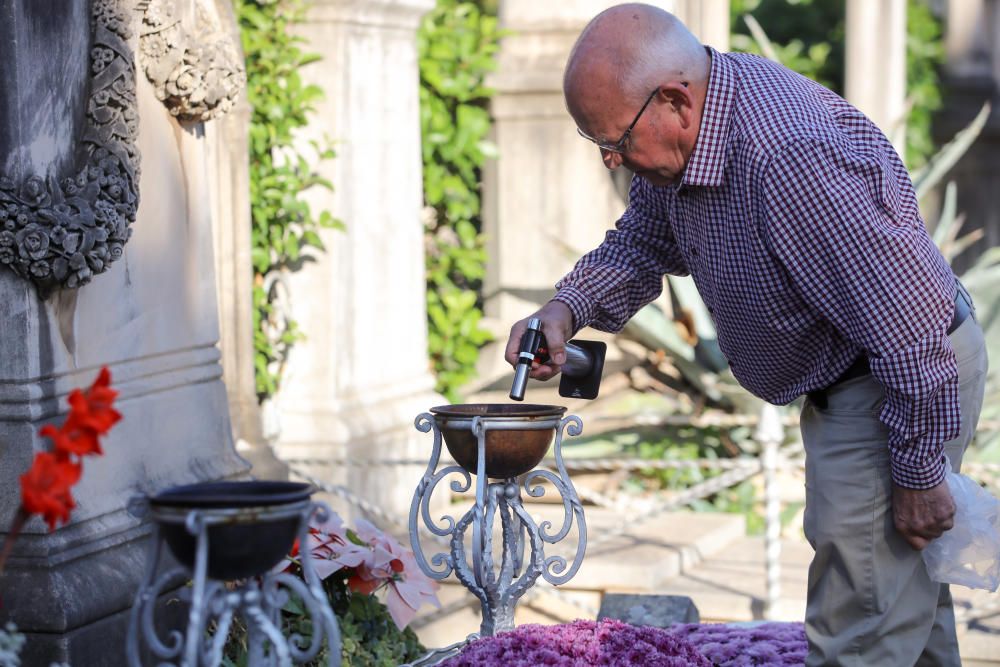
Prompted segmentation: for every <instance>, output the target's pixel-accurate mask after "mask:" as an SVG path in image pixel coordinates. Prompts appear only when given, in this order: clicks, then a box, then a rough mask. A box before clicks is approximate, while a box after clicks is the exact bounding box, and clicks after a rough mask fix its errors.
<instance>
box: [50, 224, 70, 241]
mask: <svg viewBox="0 0 1000 667" xmlns="http://www.w3.org/2000/svg"><path fill="white" fill-rule="evenodd" d="M49 240H50V241H52V243H55V244H56V245H62V242H63V241H65V240H66V228H65V227H53V228H52V231H51V232H49Z"/></svg>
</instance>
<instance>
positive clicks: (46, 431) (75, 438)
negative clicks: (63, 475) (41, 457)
mask: <svg viewBox="0 0 1000 667" xmlns="http://www.w3.org/2000/svg"><path fill="white" fill-rule="evenodd" d="M38 433H39V435H43V436H45V437H47V438H51V440H52V446H53V450H54V451H55V453H57V454H60V455H62V456H63V457H66V456H68V455H70V454H76V455H77V456H85V455H87V454H98V455H100V454H103V453H104V451H103V450H102V449H101V443H100V442H99V441H98V439H97V432H96V431H94V430H93V429H89V428H77V427H75V426H74V425H73V424H71V423H70V419H67V420H66V423H65V424H64V425H63V427H62V428H61V429H57V428H56V427H55V426H53V425H52V424H46V425H45V426H43V427H42V430H41V431H39V432H38Z"/></svg>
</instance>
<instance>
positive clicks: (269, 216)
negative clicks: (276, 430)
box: [235, 0, 341, 399]
mask: <svg viewBox="0 0 1000 667" xmlns="http://www.w3.org/2000/svg"><path fill="white" fill-rule="evenodd" d="M235 7H236V12H237V16H238V19H239V24H240V31H241V35H242V41H243V50H244V52H245V54H246V63H247V90H248V95H249V100H250V105H251V107H252V108H253V116H252V119H251V124H250V206H251V215H252V219H253V231H252V257H253V270H254V288H253V303H254V352H255V358H254V364H255V370H256V385H257V395H258V397H259V398H260V399H264V398H266V397H268V396H270V395H272V394H273V393H274V392H275V391H277V389H278V384H279V381H280V377H281V364H282V363H283V361H284V359H285V357H286V356H287V354H288V350H289V348H290V347H291V345H292V344H293V343H294V342H295V341H296V340H298V339H299V338H301V336H302V334H301V333H300V331H299V330H298V327H297V326H296V323H295V322H294V321H293V320H290V319H286V317H287V315H286V314H283V313H280V312H278V311H277V309H276V308H275V307H274V305H273V298H274V295H273V293H272V290H271V289H269V288H268V285H269V283H270V279H271V278H272V277H273V276H274V275H275V274H276V273H277V272H279V271H281V270H282V269H285V268H294V266H295V265H296V264H297V263H298V262H299V260H300V257H301V255H302V253H303V251H304V250H305V249H306V248H308V247H312V248H316V249H319V250H322V249H323V242H322V240H321V239H320V237H319V234H318V233H317V232H318V230H319V229H320V228H323V227H339V226H341V224H340V222H339V221H337V220H334V219H333V217H332V216H331V215H330V213H329V212H327V211H322V212H320V213H319V214H318V215H317V214H315V213H313V211H312V210H311V209H310V208H309V205H308V204H307V203H306V202H305V200H303V199H302V197H301V195H302V192H303V191H305V190H307V189H309V188H311V187H314V186H315V187H321V188H327V189H332V187H333V186H332V184H331V183H330V182H329V181H326V180H324V179H322V178H320V177H319V176H317V175H316V173H315V170H314V166H313V165H312V164H310V159H319V160H327V159H330V158H332V157H333V151H332V150H330V149H329V148H326V147H321V146H318V145H316V144H315V143H313V145H312V148H313V149H314V153H315V156H318V158H315V157H313V158H310V157H309V156H308V155H306V154H304V153H303V152H301V151H300V150H298V149H297V148H296V146H295V145H294V144H293V142H292V137H293V134H294V133H295V131H296V130H298V129H299V128H302V127H304V126H305V125H306V124H307V123H308V119H309V116H310V114H312V113H313V111H314V110H315V107H314V105H315V103H316V101H317V100H320V99H322V97H323V91H322V90H320V88H319V87H317V86H314V85H305V84H304V83H303V82H302V79H301V77H300V75H299V70H300V68H302V67H304V66H305V65H308V64H309V63H312V62H316V61H317V60H319V59H320V57H319V56H318V55H317V54H313V53H304V52H303V51H302V50H301V49H300V48H299V44H301V42H302V41H303V40H302V39H301V38H299V37H295V36H293V35H292V34H291V32H290V30H289V29H290V26H291V25H293V24H294V23H296V22H300V21H302V20H303V18H304V17H305V11H306V7H307V2H306V1H305V0H235Z"/></svg>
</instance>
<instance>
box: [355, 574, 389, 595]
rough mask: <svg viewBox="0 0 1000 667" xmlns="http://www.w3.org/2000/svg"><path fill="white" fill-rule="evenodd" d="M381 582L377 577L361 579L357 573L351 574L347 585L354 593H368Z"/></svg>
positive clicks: (373, 590)
mask: <svg viewBox="0 0 1000 667" xmlns="http://www.w3.org/2000/svg"><path fill="white" fill-rule="evenodd" d="M381 585H382V582H381V581H379V580H378V579H362V578H361V577H360V576H359V575H357V574H353V575H351V576H350V578H348V580H347V587H348V588H350V589H351V590H352V591H353V592H355V593H361V594H362V595H369V594H371V593H374V592H375V591H376V590H377V589H378V587H379V586H381Z"/></svg>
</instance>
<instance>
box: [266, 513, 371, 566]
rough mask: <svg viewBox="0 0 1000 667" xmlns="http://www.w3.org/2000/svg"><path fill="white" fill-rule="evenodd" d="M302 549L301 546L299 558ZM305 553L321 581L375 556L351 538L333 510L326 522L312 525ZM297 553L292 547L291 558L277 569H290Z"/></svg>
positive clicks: (282, 562)
mask: <svg viewBox="0 0 1000 667" xmlns="http://www.w3.org/2000/svg"><path fill="white" fill-rule="evenodd" d="M301 551H302V549H301V548H299V549H298V552H300V553H299V554H298V555H299V556H300V557H301ZM305 553H306V554H307V557H308V558H310V559H311V564H312V566H313V569H314V570H315V571H316V575H317V576H318V577H319V578H320V579H321V580H322V579H326V578H327V577H329V576H330V575H331V574H333V573H334V572H339V571H340V570H342V569H345V568H356V567H359V566H361V565H362V564H364V563H365V562H366V561H367V560H368V559H369V558H370V557H371V555H372V554H371V550H370V549H369V548H368V547H367V546H365V545H361V544H355V543H354V542H352V541H351V539H350V537H349V536H348V534H347V527H346V526H344V521H343V519H341V518H340V516H339V515H338V514H337V513H336V512H331V513H330V516H329V518H328V519H327V520H326V521H325V522H322V523H319V522H316V523H313V524H312V525H310V526H309V534H308V535H307V536H306V548H305ZM296 555H297V554H296V550H294V549H293V552H292V554H291V555H290V556H289V557H288V558H286V559H285V560H283V561H281V562H280V563H278V565H276V566H275V571H276V572H281V571H284V570H287V569H288V568H289V567H290V566H291V565H292V564H293V563H294V562H295V556H296Z"/></svg>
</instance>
